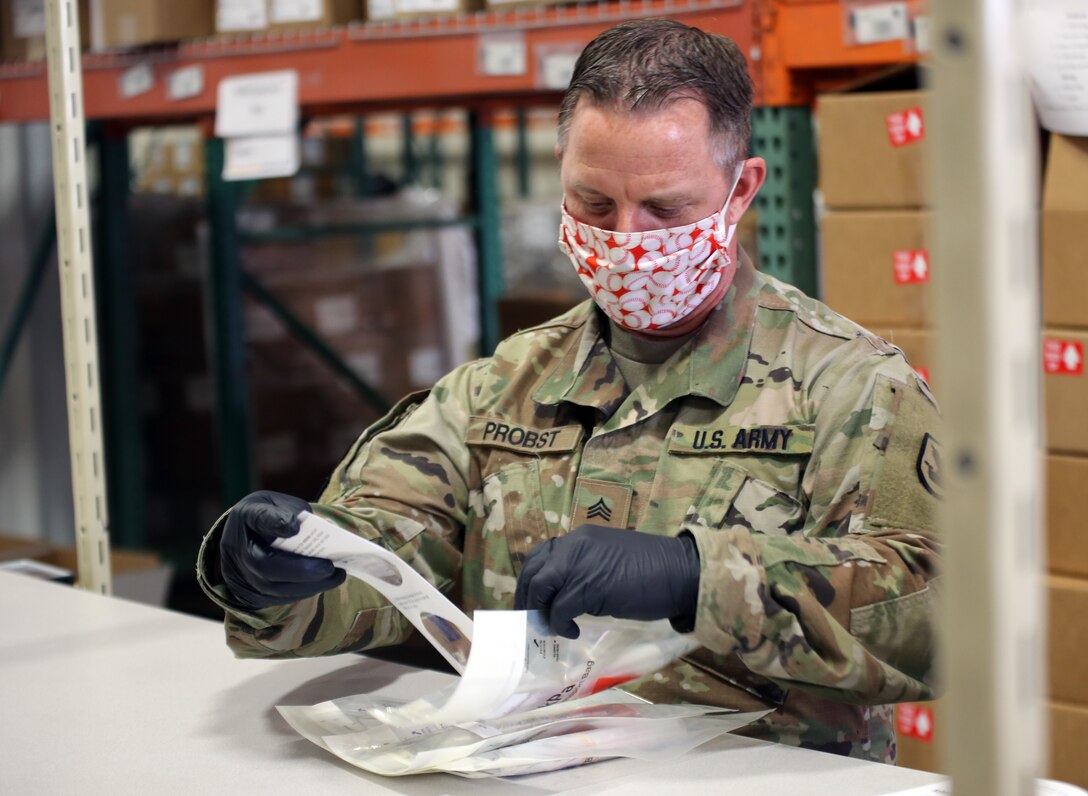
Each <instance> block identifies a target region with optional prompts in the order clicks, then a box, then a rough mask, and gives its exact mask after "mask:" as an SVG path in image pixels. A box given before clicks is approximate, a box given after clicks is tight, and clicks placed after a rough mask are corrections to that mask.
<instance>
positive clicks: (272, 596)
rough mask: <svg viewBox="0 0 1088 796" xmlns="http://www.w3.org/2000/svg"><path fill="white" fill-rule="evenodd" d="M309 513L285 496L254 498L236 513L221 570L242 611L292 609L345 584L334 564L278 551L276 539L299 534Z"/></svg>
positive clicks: (226, 531)
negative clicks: (275, 607) (303, 514)
mask: <svg viewBox="0 0 1088 796" xmlns="http://www.w3.org/2000/svg"><path fill="white" fill-rule="evenodd" d="M309 510H310V504H309V503H307V502H306V501H305V500H300V499H299V498H297V497H291V496H290V495H284V494H281V493H279V492H254V493H253V494H252V495H247V496H246V497H244V498H242V499H241V500H240V501H238V503H237V504H236V505H235V506H234V508H233V509H231V511H230V514H228V515H227V521H226V524H225V526H224V528H223V538H222V539H220V541H219V567H220V569H221V570H222V573H223V582H224V583H226V585H227V588H228V589H229V590H230V593H231V595H232V596H233V597H234V602H235V603H237V604H238V605H239V606H240V607H243V608H247V609H250V610H254V609H259V608H268V607H269V606H272V605H286V604H287V603H293V602H298V601H299V600H304V599H306V598H307V597H312V596H313V595H315V594H318V593H320V592H323V591H328V590H329V589H333V588H336V587H337V586H339V585H340V584H341V583H343V582H344V578H345V577H346V574H345V572H344V570H342V569H337V568H336V567H334V566H333V564H332V562H331V561H328V560H326V559H324V558H311V557H310V556H300V555H298V554H296V553H288V552H287V551H286V550H277V549H275V548H274V547H272V541H273V540H274V539H278V538H285V537H288V536H294V535H295V534H296V533H298V529H299V519H298V515H299V512H300V511H309Z"/></svg>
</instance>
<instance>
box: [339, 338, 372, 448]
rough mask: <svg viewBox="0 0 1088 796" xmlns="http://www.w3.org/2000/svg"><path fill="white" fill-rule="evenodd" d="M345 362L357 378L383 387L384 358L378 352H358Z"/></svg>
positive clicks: (350, 355) (346, 358)
mask: <svg viewBox="0 0 1088 796" xmlns="http://www.w3.org/2000/svg"><path fill="white" fill-rule="evenodd" d="M344 362H346V363H347V366H348V367H349V368H351V369H352V370H353V371H354V372H355V375H356V376H358V377H359V378H360V379H362V380H363V381H365V382H366V383H367V384H369V385H370V386H371V387H380V386H381V383H382V358H381V355H380V354H379V353H378V352H377V351H356V352H355V353H353V354H348V355H347V356H346V357H344ZM339 453H343V451H342V450H341V451H340V452H339ZM338 455H339V454H338Z"/></svg>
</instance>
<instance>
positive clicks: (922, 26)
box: [914, 14, 930, 53]
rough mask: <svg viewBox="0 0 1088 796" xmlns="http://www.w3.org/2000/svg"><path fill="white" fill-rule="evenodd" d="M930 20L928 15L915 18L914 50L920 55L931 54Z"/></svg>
mask: <svg viewBox="0 0 1088 796" xmlns="http://www.w3.org/2000/svg"><path fill="white" fill-rule="evenodd" d="M929 31H930V20H929V16H928V15H926V14H919V15H918V16H916V17H915V18H914V50H915V52H919V53H927V52H929V46H930V45H929V41H930V38H929Z"/></svg>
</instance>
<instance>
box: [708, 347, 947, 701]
mask: <svg viewBox="0 0 1088 796" xmlns="http://www.w3.org/2000/svg"><path fill="white" fill-rule="evenodd" d="M807 402H808V406H809V408H810V410H811V411H812V412H813V415H814V417H812V422H814V424H815V437H814V444H813V452H812V455H811V458H810V460H809V463H808V465H807V468H806V470H805V475H804V477H803V480H802V498H803V500H804V501H806V503H807V514H806V517H805V521H804V525H803V527H802V529H801V530H800V531H799V532H795V533H792V534H782V535H768V534H762V533H757V532H753V531H752V530H751V529H749V528H744V527H739V526H730V527H727V528H725V529H719V530H713V529H708V528H705V527H704V528H696V529H692V533H693V534H694V535H695V537H696V541H697V543H698V546H699V552H700V556H701V558H702V577H701V581H700V591H699V602H698V609H697V615H696V625H695V634H696V637H697V638H698V640H699V641H700V642H701V643H702V644H704V645H705V646H706V647H708V648H709V649H711V650H713V651H715V652H719V653H722V654H729V653H732V652H736V653H738V654H739V656H740V657H741V659H742V660H743V661H744V663H745V665H746V666H747V667H748V668H749V669H751V670H752V671H754V672H756V673H758V674H761V675H763V676H765V677H768V678H770V679H772V680H774V681H776V682H778V683H779V684H781V685H782V686H784V687H787V688H802V689H805V690H808V691H811V692H813V693H815V694H817V695H820V696H824V697H829V698H834V699H839V700H846V701H852V702H859V703H869V704H883V703H889V702H897V701H911V700H924V699H930V698H932V697H933V696H934V690H933V688H934V685H933V674H934V654H933V652H934V648H935V637H936V628H935V622H936V619H935V613H936V612H935V610H934V599H935V591H936V588H937V580H936V578H937V574H938V562H939V555H940V546H939V541H938V538H937V533H936V525H935V514H936V508H937V499H938V498H937V495H938V494H939V492H940V485H939V470H938V467H939V449H938V447H937V439H939V436H940V432H939V422H940V421H939V415H938V412H937V408H936V405H935V403H934V402H933V400H932V397H931V395H930V394H929V391H928V387H926V386H925V385H924V383H922V382H920V381H919V380H918V378H917V377H916V376H915V374H914V373H913V372H912V371H911V370H910V368H909V366H908V365H907V364H906V363H905V361H904V360H903V359H902V358H901V357H900V356H898V355H894V356H868V357H862V358H860V361H857V362H854V363H851V364H848V365H847V366H846V367H842V368H837V369H835V368H833V369H832V370H831V372H829V373H828V374H827V375H825V376H824V377H823V378H821V379H820V382H819V383H818V384H817V385H816V386H814V387H813V388H812V390H811V391H810V393H809V395H808V396H807Z"/></svg>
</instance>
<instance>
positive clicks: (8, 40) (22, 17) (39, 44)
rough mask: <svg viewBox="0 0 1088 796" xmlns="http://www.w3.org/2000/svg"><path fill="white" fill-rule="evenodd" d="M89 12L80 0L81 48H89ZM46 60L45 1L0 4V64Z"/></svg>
mask: <svg viewBox="0 0 1088 796" xmlns="http://www.w3.org/2000/svg"><path fill="white" fill-rule="evenodd" d="M89 11H90V9H89V7H88V4H87V0H79V31H80V36H79V38H80V44H81V46H82V47H83V49H87V48H88V47H90V45H91V42H90V34H89V31H90V13H89ZM44 59H45V0H0V61H41V60H44Z"/></svg>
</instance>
